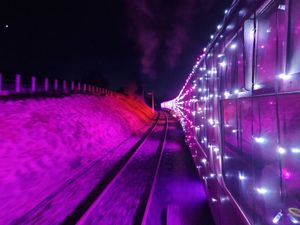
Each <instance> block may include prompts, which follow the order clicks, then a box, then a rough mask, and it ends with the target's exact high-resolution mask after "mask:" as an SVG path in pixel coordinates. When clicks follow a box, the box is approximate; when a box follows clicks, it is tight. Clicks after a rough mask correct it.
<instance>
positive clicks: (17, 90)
mask: <svg viewBox="0 0 300 225" xmlns="http://www.w3.org/2000/svg"><path fill="white" fill-rule="evenodd" d="M20 92H21V75H20V74H17V75H16V93H20Z"/></svg>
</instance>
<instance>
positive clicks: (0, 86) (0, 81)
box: [0, 73, 2, 94]
mask: <svg viewBox="0 0 300 225" xmlns="http://www.w3.org/2000/svg"><path fill="white" fill-rule="evenodd" d="M1 92H2V74H1V73H0V94H1Z"/></svg>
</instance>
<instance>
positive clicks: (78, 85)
mask: <svg viewBox="0 0 300 225" xmlns="http://www.w3.org/2000/svg"><path fill="white" fill-rule="evenodd" d="M77 89H78V91H80V89H81V87H80V82H78V84H77Z"/></svg>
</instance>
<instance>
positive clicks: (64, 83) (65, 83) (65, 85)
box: [63, 80, 67, 92]
mask: <svg viewBox="0 0 300 225" xmlns="http://www.w3.org/2000/svg"><path fill="white" fill-rule="evenodd" d="M63 90H64V92H67V81H65V80H63Z"/></svg>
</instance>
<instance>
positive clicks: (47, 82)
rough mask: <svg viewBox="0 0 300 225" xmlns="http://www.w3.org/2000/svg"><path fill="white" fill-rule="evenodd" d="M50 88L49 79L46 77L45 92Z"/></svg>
mask: <svg viewBox="0 0 300 225" xmlns="http://www.w3.org/2000/svg"><path fill="white" fill-rule="evenodd" d="M48 90H49V79H48V78H45V92H48Z"/></svg>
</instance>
